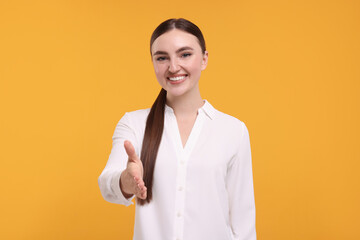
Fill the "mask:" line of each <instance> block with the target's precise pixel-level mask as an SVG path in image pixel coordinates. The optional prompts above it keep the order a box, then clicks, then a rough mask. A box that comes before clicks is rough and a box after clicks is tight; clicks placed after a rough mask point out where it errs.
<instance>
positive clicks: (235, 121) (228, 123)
mask: <svg viewBox="0 0 360 240" xmlns="http://www.w3.org/2000/svg"><path fill="white" fill-rule="evenodd" d="M216 119H217V122H218V123H219V124H221V125H223V126H224V127H226V128H230V129H234V130H235V129H242V128H243V127H244V125H245V123H244V122H243V121H242V120H240V119H239V118H237V117H235V116H233V115H230V114H228V113H224V112H221V111H219V110H217V109H216Z"/></svg>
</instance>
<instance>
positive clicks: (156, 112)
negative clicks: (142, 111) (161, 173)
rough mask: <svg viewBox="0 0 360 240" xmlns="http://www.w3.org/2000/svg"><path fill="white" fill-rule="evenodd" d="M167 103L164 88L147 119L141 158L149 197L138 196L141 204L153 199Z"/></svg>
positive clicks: (137, 200) (138, 201)
mask: <svg viewBox="0 0 360 240" xmlns="http://www.w3.org/2000/svg"><path fill="white" fill-rule="evenodd" d="M165 103H166V90H165V89H163V88H162V89H161V91H160V93H159V95H158V97H157V98H156V100H155V102H154V104H153V105H152V107H151V109H150V113H149V115H148V117H147V120H146V127H145V133H144V139H143V142H142V149H141V155H140V159H141V161H142V164H143V167H144V176H143V179H144V183H145V186H146V188H147V197H146V199H140V198H137V199H136V202H137V203H138V204H139V205H145V204H146V203H149V202H150V201H151V200H152V185H153V176H154V168H155V162H156V157H157V153H158V150H159V146H160V142H161V137H162V134H163V130H164V114H165Z"/></svg>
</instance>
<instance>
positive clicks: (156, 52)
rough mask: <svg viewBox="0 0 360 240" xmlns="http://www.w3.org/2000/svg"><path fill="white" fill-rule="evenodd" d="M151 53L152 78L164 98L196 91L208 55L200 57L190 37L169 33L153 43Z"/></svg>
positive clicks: (197, 47) (195, 40) (182, 32)
mask: <svg viewBox="0 0 360 240" xmlns="http://www.w3.org/2000/svg"><path fill="white" fill-rule="evenodd" d="M151 50H152V51H151V52H152V62H153V65H154V69H155V75H156V78H157V80H158V82H159V83H160V85H161V86H162V87H163V88H164V89H165V90H166V91H167V94H170V95H172V96H181V95H183V94H185V93H188V92H191V91H198V89H199V85H198V82H199V79H200V75H201V71H202V70H204V69H205V68H206V65H207V59H208V53H207V52H205V54H203V53H202V50H201V47H200V44H199V41H198V39H197V38H196V37H195V36H194V35H192V34H190V33H187V32H184V31H181V30H178V29H173V30H170V31H168V32H166V33H164V34H162V35H161V36H159V37H158V38H157V39H156V40H155V41H154V43H153V45H152V47H151Z"/></svg>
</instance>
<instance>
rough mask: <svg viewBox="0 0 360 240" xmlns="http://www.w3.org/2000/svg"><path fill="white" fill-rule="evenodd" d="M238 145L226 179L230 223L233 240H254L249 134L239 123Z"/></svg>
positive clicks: (253, 205)
mask: <svg viewBox="0 0 360 240" xmlns="http://www.w3.org/2000/svg"><path fill="white" fill-rule="evenodd" d="M241 125H242V126H241V133H240V136H241V138H240V142H239V143H240V145H239V147H238V151H237V154H236V155H235V156H234V157H233V159H232V160H231V162H230V165H229V166H228V174H227V179H226V184H227V191H228V196H229V208H230V223H231V229H232V232H233V236H234V237H235V239H241V240H255V239H256V230H255V199H254V186H253V174H252V161H251V149H250V138H249V132H248V129H247V127H246V125H245V124H244V123H243V122H241Z"/></svg>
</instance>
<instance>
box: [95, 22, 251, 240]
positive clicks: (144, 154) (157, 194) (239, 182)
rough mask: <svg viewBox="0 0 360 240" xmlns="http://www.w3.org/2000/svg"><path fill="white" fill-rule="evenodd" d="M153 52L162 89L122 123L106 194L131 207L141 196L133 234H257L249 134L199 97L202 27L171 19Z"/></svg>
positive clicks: (204, 56)
mask: <svg viewBox="0 0 360 240" xmlns="http://www.w3.org/2000/svg"><path fill="white" fill-rule="evenodd" d="M150 53H151V57H152V62H153V66H154V70H155V74H156V78H157V80H158V82H159V84H160V85H161V87H162V89H161V91H160V94H159V96H158V97H157V99H156V101H155V102H154V104H153V106H152V108H151V109H141V110H137V111H133V112H127V113H125V115H124V116H123V117H122V118H121V119H120V121H119V123H118V124H117V126H116V129H115V132H114V135H113V147H112V150H111V154H110V157H109V160H108V162H107V165H106V167H105V169H104V170H103V172H102V173H101V175H100V177H99V179H98V181H99V186H100V190H101V193H102V195H103V197H104V198H105V200H107V201H109V202H112V203H118V204H123V205H126V206H128V205H130V204H132V201H131V200H132V199H133V198H134V197H136V214H135V226H134V238H133V239H135V240H138V239H145V240H146V239H149V240H162V239H164V240H168V239H184V240H190V239H194V240H202V239H206V240H211V239H214V240H226V239H229V240H230V239H251V240H253V239H256V231H255V201H254V191H253V179H252V163H251V151H250V142H249V133H248V130H247V128H246V126H245V124H244V123H243V122H242V121H240V120H238V119H236V118H234V117H232V116H230V115H227V114H225V113H222V112H220V111H218V110H216V109H215V108H214V107H213V106H212V105H211V104H210V103H209V102H208V101H207V100H203V99H202V97H201V95H200V90H199V79H200V75H201V71H203V70H204V69H205V68H206V66H207V61H208V52H207V51H206V47H205V41H204V37H203V35H202V33H201V31H200V29H199V28H198V27H197V26H196V25H194V24H193V23H191V22H189V21H187V20H185V19H182V18H180V19H169V20H167V21H165V22H163V23H161V24H160V25H159V26H158V27H157V28H156V29H155V31H154V32H153V34H152V37H151V41H150Z"/></svg>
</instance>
